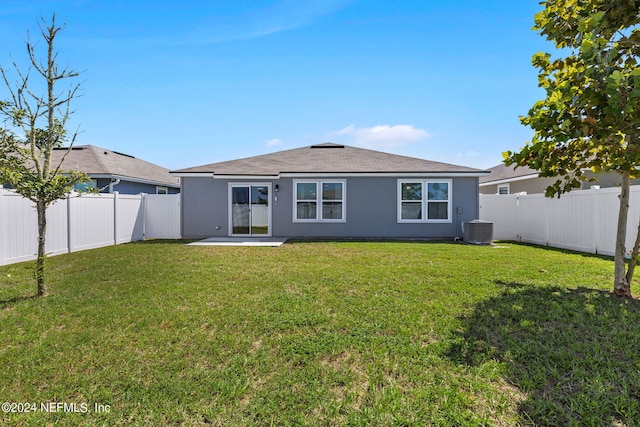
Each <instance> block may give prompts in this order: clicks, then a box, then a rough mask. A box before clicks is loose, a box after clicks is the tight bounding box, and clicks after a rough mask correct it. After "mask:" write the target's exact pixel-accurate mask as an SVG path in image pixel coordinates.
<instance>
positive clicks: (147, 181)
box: [52, 145, 180, 194]
mask: <svg viewBox="0 0 640 427" xmlns="http://www.w3.org/2000/svg"><path fill="white" fill-rule="evenodd" d="M66 152H67V148H59V149H54V151H53V156H52V163H53V164H58V163H59V162H60V160H61V159H62V157H63V156H64V155H65V153H66ZM61 170H62V171H65V170H78V171H81V172H84V173H86V174H87V175H89V177H90V178H91V182H90V183H84V184H78V185H77V186H76V188H81V187H92V188H98V189H100V192H101V193H113V192H114V191H117V192H119V193H121V194H139V193H147V194H175V193H179V192H180V180H179V179H178V178H176V177H174V176H171V175H170V174H169V170H168V169H165V168H163V167H161V166H158V165H155V164H153V163H149V162H145V161H144V160H140V159H136V158H135V157H133V156H130V155H128V154H122V153H118V152H116V151H111V150H107V149H106V148H100V147H96V146H94V145H77V146H74V147H73V148H72V149H71V152H69V154H68V155H67V157H66V158H65V159H64V162H63V164H62V168H61Z"/></svg>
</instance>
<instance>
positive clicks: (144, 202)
mask: <svg viewBox="0 0 640 427" xmlns="http://www.w3.org/2000/svg"><path fill="white" fill-rule="evenodd" d="M140 196H142V199H141V200H140V203H141V205H142V206H140V208H141V209H142V241H143V242H144V241H145V240H146V239H147V193H140Z"/></svg>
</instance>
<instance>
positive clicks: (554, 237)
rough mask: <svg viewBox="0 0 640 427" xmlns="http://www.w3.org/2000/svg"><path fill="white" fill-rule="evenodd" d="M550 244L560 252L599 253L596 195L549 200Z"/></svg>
mask: <svg viewBox="0 0 640 427" xmlns="http://www.w3.org/2000/svg"><path fill="white" fill-rule="evenodd" d="M545 205H546V208H545V209H546V211H547V215H548V218H547V221H548V226H547V227H548V235H547V244H548V245H549V246H553V247H556V248H563V249H570V250H574V251H581V252H591V253H595V252H596V250H597V242H596V233H595V230H594V229H593V225H594V224H596V222H595V210H594V209H593V207H594V193H593V192H592V191H591V190H589V191H580V192H572V193H567V194H564V195H562V197H560V198H559V199H549V198H547V199H546V204H545Z"/></svg>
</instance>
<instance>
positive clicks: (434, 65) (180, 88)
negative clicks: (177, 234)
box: [0, 0, 553, 170]
mask: <svg viewBox="0 0 640 427" xmlns="http://www.w3.org/2000/svg"><path fill="white" fill-rule="evenodd" d="M538 3H539V0H518V1H508V0H483V1H480V0H458V1H452V2H447V1H436V0H433V1H431V0H423V1H416V0H396V1H377V0H309V1H305V0H297V1H296V0H256V1H233V0H224V1H221V0H211V1H201V0H189V1H183V2H177V1H170V0H153V1H144V0H139V1H130V0H127V1H123V0H109V1H100V0H75V1H72V0H58V1H55V0H49V1H30V0H20V1H14V0H2V1H1V2H0V42H1V43H0V46H2V48H1V49H0V63H1V64H2V65H3V66H4V67H9V66H10V64H11V61H12V58H13V59H15V60H16V61H17V62H18V63H19V64H20V65H23V66H24V67H26V66H27V63H26V61H25V47H24V40H25V39H26V35H27V32H29V33H30V34H31V37H32V39H33V40H35V39H36V38H37V35H38V34H37V31H38V27H37V21H38V19H39V17H42V16H44V17H49V16H51V14H52V13H53V12H55V13H56V14H57V17H58V20H59V21H61V22H66V28H65V29H64V30H63V31H62V32H61V33H60V35H59V40H58V44H57V47H58V50H59V52H60V53H59V60H60V62H61V64H63V65H67V64H68V65H69V66H70V67H72V68H74V69H76V70H78V71H82V77H81V80H82V81H83V82H84V83H83V86H82V87H83V96H82V97H81V98H78V99H77V100H76V101H75V102H74V104H73V106H74V108H75V110H76V112H75V115H74V116H73V120H72V122H71V123H70V126H69V128H70V129H75V128H76V127H79V128H80V129H81V130H82V133H81V134H80V136H79V139H78V141H77V144H93V145H97V146H101V147H105V148H109V149H111V150H115V151H120V152H124V153H127V154H131V155H133V156H136V157H139V158H142V159H145V160H148V161H151V162H154V163H157V164H159V165H162V166H164V167H167V168H169V169H172V170H173V169H179V168H185V167H190V166H196V165H201V164H206V163H213V162H218V161H222V160H229V159H235V158H241V157H248V156H253V155H258V154H264V153H268V152H273V151H279V150H284V149H289V148H296V147H301V146H305V145H311V144H316V143H321V142H325V141H333V142H338V143H344V144H349V145H354V146H359V147H364V148H371V149H376V150H381V151H387V152H392V153H397V154H403V155H408V156H414V157H420V158H426V159H430V160H436V161H442V162H447V163H454V164H460V165H467V166H472V167H477V168H483V169H484V168H488V167H491V166H493V165H496V164H498V163H499V162H500V161H501V160H502V156H501V153H502V152H503V151H505V150H515V149H518V148H520V147H521V146H522V145H524V143H525V142H526V141H527V140H528V139H529V138H530V137H531V134H532V133H531V131H530V130H529V129H527V128H525V127H523V126H522V125H521V124H520V122H519V120H518V116H520V115H523V114H526V112H527V111H528V109H529V108H530V107H531V106H532V104H533V103H534V102H535V101H536V100H538V99H541V98H542V97H543V95H544V94H543V93H542V92H541V90H540V89H539V88H538V87H537V72H536V70H535V69H534V68H533V67H532V66H531V62H530V60H531V56H532V55H533V54H534V53H536V52H538V51H550V52H553V47H552V46H551V45H550V44H549V43H548V42H546V41H545V40H544V39H543V38H542V37H540V36H539V35H538V34H536V33H535V32H533V31H532V30H531V27H532V25H533V16H534V14H535V13H536V12H538V11H539V10H540V7H541V6H540V5H539V4H538ZM41 47H42V44H41ZM6 96H7V93H6V90H5V89H4V87H0V98H5V97H6Z"/></svg>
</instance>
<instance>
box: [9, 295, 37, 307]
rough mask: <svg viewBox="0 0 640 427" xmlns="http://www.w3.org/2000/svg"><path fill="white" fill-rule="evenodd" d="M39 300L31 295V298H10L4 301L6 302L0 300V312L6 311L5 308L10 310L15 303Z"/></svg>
mask: <svg viewBox="0 0 640 427" xmlns="http://www.w3.org/2000/svg"><path fill="white" fill-rule="evenodd" d="M36 298H38V297H37V296H35V295H30V296H21V297H15V298H9V299H4V300H0V310H4V309H5V308H9V307H10V306H12V305H13V304H15V303H18V302H22V301H29V300H32V299H36Z"/></svg>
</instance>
